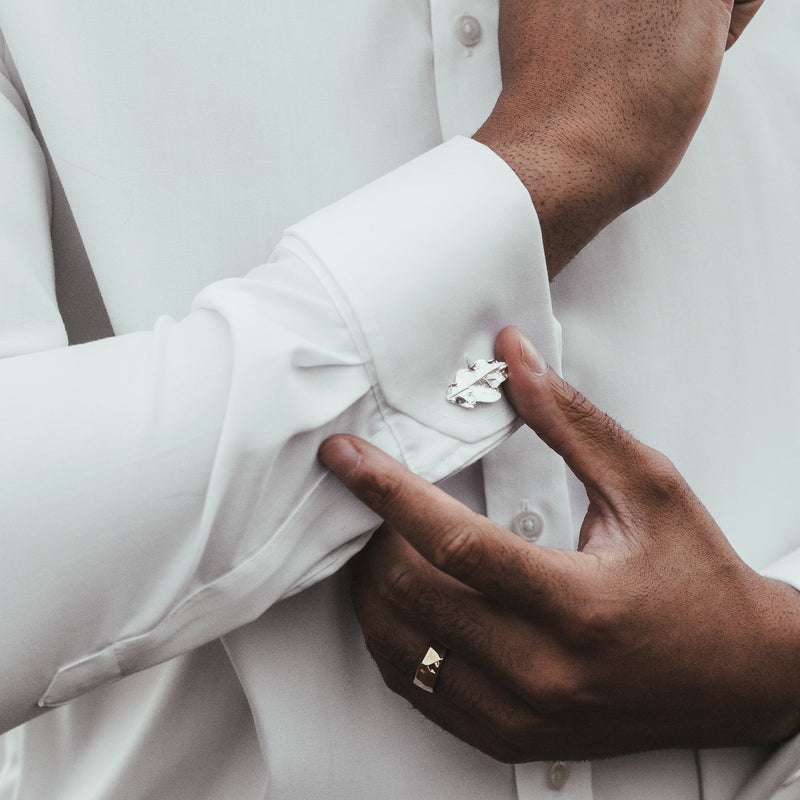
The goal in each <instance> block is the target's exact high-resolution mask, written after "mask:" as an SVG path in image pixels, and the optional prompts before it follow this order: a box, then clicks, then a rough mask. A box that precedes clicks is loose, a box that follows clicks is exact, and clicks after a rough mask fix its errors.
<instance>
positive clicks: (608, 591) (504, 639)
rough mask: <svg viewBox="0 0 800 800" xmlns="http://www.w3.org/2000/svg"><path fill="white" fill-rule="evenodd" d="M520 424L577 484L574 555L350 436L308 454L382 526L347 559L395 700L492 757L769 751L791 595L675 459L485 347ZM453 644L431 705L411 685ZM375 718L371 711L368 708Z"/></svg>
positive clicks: (790, 716)
mask: <svg viewBox="0 0 800 800" xmlns="http://www.w3.org/2000/svg"><path fill="white" fill-rule="evenodd" d="M497 353H498V357H500V358H502V359H503V360H504V361H506V362H507V363H508V365H509V380H508V383H507V384H506V385H507V390H508V394H509V396H510V398H511V400H512V402H513V403H514V405H515V406H516V408H517V410H518V411H519V413H520V414H521V415H522V417H523V419H524V420H525V421H526V422H527V424H528V425H530V426H531V427H532V428H533V429H534V430H535V431H536V432H537V433H538V434H539V436H541V437H542V439H543V440H544V441H545V442H546V443H547V444H548V445H549V446H550V447H552V448H553V449H554V450H555V451H556V452H558V453H560V454H561V455H562V456H563V457H564V459H565V460H566V462H567V464H568V465H569V466H570V468H571V469H572V470H573V471H574V472H575V474H576V475H577V476H578V477H579V478H580V480H581V481H582V482H583V484H584V485H585V487H586V492H587V494H588V497H589V501H590V503H589V510H588V513H587V515H586V518H585V520H584V522H583V526H582V528H581V532H580V544H579V551H578V552H570V551H563V550H550V549H547V548H543V547H539V546H536V545H532V544H529V543H527V542H525V541H523V540H521V539H519V538H517V537H516V536H514V535H513V534H511V533H510V532H509V531H507V530H505V529H504V528H501V527H500V526H498V525H496V524H494V523H492V522H491V521H489V520H487V519H485V518H484V517H481V516H479V515H477V514H475V513H473V512H471V511H469V510H468V509H467V508H465V507H464V506H462V505H461V504H460V503H458V502H457V501H455V500H454V499H452V498H450V497H448V496H447V495H445V494H444V493H442V492H441V491H439V490H438V489H437V488H435V487H434V486H431V485H430V484H428V483H426V482H425V481H423V480H422V479H420V478H418V477H417V476H415V475H413V474H411V473H410V472H408V471H407V470H405V469H404V468H403V467H402V466H401V465H399V464H398V463H397V462H395V461H394V460H393V459H391V458H390V457H388V456H387V455H385V454H383V453H382V452H380V451H379V450H377V449H375V448H374V447H371V446H370V445H368V444H366V443H365V442H363V441H361V440H359V439H355V438H354V437H349V436H337V437H333V438H332V439H329V440H328V441H327V442H326V443H325V444H323V447H322V449H321V451H320V456H321V458H322V460H323V462H324V463H326V464H327V465H328V466H329V467H331V468H332V469H333V470H334V471H335V472H336V473H337V475H338V476H339V477H340V479H341V480H342V481H343V482H344V483H345V485H346V486H347V487H348V488H349V489H350V490H351V491H353V492H354V493H355V494H356V495H357V496H358V497H360V498H361V499H362V500H363V501H364V502H365V503H367V505H369V506H370V507H371V508H373V509H374V510H375V511H376V512H377V513H378V514H380V515H381V516H382V517H383V518H384V519H385V520H386V523H387V525H385V526H384V528H383V529H382V530H381V531H380V532H379V533H378V534H377V535H376V536H375V537H374V538H373V541H372V542H371V543H370V545H369V546H368V548H367V550H366V551H365V552H364V553H363V554H362V555H361V556H360V557H359V559H358V560H357V562H356V564H355V570H354V572H355V574H354V582H353V599H354V603H355V607H356V612H357V614H358V616H359V620H360V622H361V625H362V627H363V629H364V633H365V638H366V641H367V646H368V647H369V649H370V652H371V653H372V654H373V656H374V658H375V660H376V661H377V663H378V666H379V668H380V670H381V672H382V674H383V677H384V680H385V681H386V683H387V684H388V685H389V687H390V688H392V689H393V690H394V691H396V692H398V693H400V694H402V695H404V696H405V697H407V698H408V699H409V700H411V702H413V703H414V704H415V705H416V706H417V707H418V708H419V709H420V710H421V711H422V712H423V713H425V714H426V715H427V716H429V717H431V718H432V719H434V720H435V721H437V722H438V723H439V724H441V725H442V726H443V727H445V728H447V729H448V730H450V731H451V732H452V733H454V734H455V735H457V736H459V737H461V738H462V739H464V740H466V741H467V742H469V743H471V744H473V745H474V746H476V747H479V748H480V749H482V750H484V751H485V752H487V753H489V754H491V755H493V756H494V757H496V758H498V759H502V760H507V761H528V760H539V759H556V758H557V759H561V758H566V759H585V758H594V757H598V756H608V755H614V754H620V753H627V752H632V751H637V750H645V749H657V748H664V747H710V746H722V745H735V744H751V743H767V742H774V741H778V740H780V739H781V738H783V737H785V736H787V735H789V734H790V733H791V732H792V731H793V730H795V729H796V728H797V726H798V725H799V724H800V667H799V666H798V665H799V664H800V597H798V595H797V593H796V592H795V590H794V589H793V588H791V587H789V586H787V585H785V584H782V583H779V582H776V581H772V580H768V579H766V578H762V577H761V576H759V575H758V574H757V573H755V572H753V571H752V570H751V569H750V568H749V567H748V566H747V565H745V564H744V563H743V562H742V561H741V559H740V558H739V557H738V556H737V554H736V553H735V552H734V550H733V549H732V547H731V546H730V544H729V543H728V541H727V540H726V538H725V536H724V535H723V534H722V532H721V531H720V530H719V528H718V527H717V525H716V523H715V522H714V520H713V519H712V518H711V516H710V515H709V514H708V512H707V511H706V510H705V508H704V507H703V506H702V504H701V503H700V501H699V500H698V499H697V497H696V496H695V495H694V494H693V493H692V491H691V490H690V489H689V487H688V486H687V485H686V483H685V482H684V480H683V479H682V478H681V476H680V475H679V474H678V472H677V471H676V469H675V467H674V466H673V465H672V463H671V462H670V461H669V460H668V459H667V458H666V457H665V456H663V455H661V454H660V453H658V452H656V451H654V450H652V449H651V448H649V447H646V446H645V445H643V444H641V443H640V442H638V441H637V440H636V439H634V438H633V437H632V436H631V435H630V434H628V433H627V432H625V431H624V430H622V429H621V428H620V427H619V426H618V425H617V424H616V423H615V422H614V421H613V420H611V419H609V418H608V417H607V416H606V415H604V414H603V413H601V412H600V411H598V410H597V409H596V408H595V407H594V406H593V405H592V404H591V403H590V402H589V401H588V400H586V399H585V398H584V397H582V396H581V395H580V394H579V393H578V392H577V391H575V390H574V389H573V388H572V387H571V386H569V385H568V384H567V383H565V382H564V381H563V380H561V379H560V378H559V377H558V376H557V375H556V374H555V373H553V372H552V370H548V369H547V368H546V365H544V364H543V363H542V362H541V360H540V359H539V358H538V357H537V356H536V355H535V352H532V351H530V350H528V349H527V347H526V343H525V340H524V339H523V338H522V337H521V336H520V334H519V333H517V332H516V331H515V330H514V329H506V330H505V331H504V332H503V333H501V335H500V337H499V338H498V342H497ZM431 642H436V643H439V644H441V645H444V646H445V647H447V648H448V650H449V653H448V655H447V657H446V660H445V662H444V665H443V667H442V670H441V673H440V676H439V679H438V682H437V684H436V692H435V693H434V694H427V693H425V692H424V691H422V690H420V689H418V688H416V687H414V686H413V685H412V679H413V676H414V672H415V669H416V667H417V665H418V664H419V662H420V659H421V658H422V656H423V655H424V653H425V652H426V649H427V646H428V645H429V644H430V643H431ZM376 713H378V712H376Z"/></svg>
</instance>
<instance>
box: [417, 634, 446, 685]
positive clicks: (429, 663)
mask: <svg viewBox="0 0 800 800" xmlns="http://www.w3.org/2000/svg"><path fill="white" fill-rule="evenodd" d="M446 655H447V650H445V648H444V647H439V645H435V646H434V645H431V646H430V647H429V648H428V652H427V653H425V655H424V656H423V658H422V661H420V662H419V666H418V667H417V672H416V674H415V675H414V686H419V688H420V689H423V690H424V691H426V692H431V693H433V690H434V689H435V688H436V679H437V678H438V677H439V670H440V669H441V668H442V664H443V663H444V657H445V656H446Z"/></svg>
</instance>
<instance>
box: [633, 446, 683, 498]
mask: <svg viewBox="0 0 800 800" xmlns="http://www.w3.org/2000/svg"><path fill="white" fill-rule="evenodd" d="M637 473H638V474H637V475H636V488H637V493H638V495H639V497H640V499H641V500H643V501H644V502H645V503H647V504H648V505H649V506H661V505H668V506H671V505H672V504H673V503H674V502H675V499H676V498H678V497H681V496H683V495H684V494H685V493H686V490H687V486H686V482H685V481H684V479H683V477H682V476H681V474H680V472H678V470H677V468H676V467H675V464H673V463H672V461H671V460H670V459H669V458H668V457H667V456H665V455H664V454H663V453H661V452H659V451H658V450H653V449H652V448H646V449H645V451H644V452H643V453H642V456H641V459H640V463H639V466H638V469H637Z"/></svg>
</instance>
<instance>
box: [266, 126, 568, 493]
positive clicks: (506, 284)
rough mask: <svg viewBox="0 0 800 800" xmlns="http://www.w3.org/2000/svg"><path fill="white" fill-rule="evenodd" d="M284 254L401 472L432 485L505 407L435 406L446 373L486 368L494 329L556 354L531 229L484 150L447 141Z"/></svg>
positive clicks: (516, 190)
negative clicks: (331, 309)
mask: <svg viewBox="0 0 800 800" xmlns="http://www.w3.org/2000/svg"><path fill="white" fill-rule="evenodd" d="M354 220H357V221H358V222H357V228H356V229H354V227H353V225H354ZM282 244H283V245H284V246H286V247H289V248H291V249H295V250H296V251H297V255H299V256H300V257H301V258H303V260H304V261H306V263H308V264H309V265H311V267H312V269H314V270H315V272H316V274H317V277H318V278H319V280H320V281H321V282H322V283H323V284H324V285H325V287H326V288H327V290H328V292H329V293H330V295H331V297H332V298H333V300H334V302H335V303H336V304H337V306H338V308H339V311H340V313H341V315H342V317H343V318H344V320H345V321H346V322H347V324H348V326H349V327H350V329H351V331H352V334H353V337H354V339H355V341H356V343H357V346H358V347H359V349H360V351H361V356H362V358H363V359H364V362H365V363H366V364H367V365H368V369H370V370H371V378H372V383H373V386H374V387H375V392H376V400H377V402H378V405H379V407H380V409H381V412H382V414H383V417H384V419H385V421H386V424H387V425H388V427H389V428H390V429H391V431H392V433H393V434H394V436H395V438H396V440H397V443H398V447H399V449H400V451H401V452H402V457H403V459H404V460H405V462H406V464H407V465H408V466H409V468H410V469H412V470H414V471H415V472H417V473H418V474H420V475H422V476H423V477H425V478H427V479H428V480H438V479H440V478H443V477H445V476H446V475H448V474H450V473H451V472H453V471H455V470H457V469H459V468H460V467H463V466H464V465H465V464H466V463H469V462H470V461H474V460H476V459H477V458H479V457H480V456H481V455H483V454H484V453H485V452H486V451H488V450H489V449H491V447H493V446H494V445H496V444H497V443H499V442H500V441H501V440H502V439H503V438H505V437H506V436H507V435H508V434H510V433H511V432H513V430H514V429H515V428H516V426H517V422H516V417H515V413H514V411H513V409H512V408H511V406H510V405H509V404H508V403H507V401H505V400H504V399H503V400H501V401H500V402H498V403H495V404H492V405H482V406H478V407H476V408H474V409H465V408H462V407H459V406H455V405H452V404H451V403H448V402H447V399H446V391H447V387H448V385H449V384H450V383H452V382H453V380H454V377H455V374H456V372H457V370H459V369H463V368H464V367H465V366H467V365H469V364H470V363H472V362H474V361H476V360H478V359H482V358H483V359H490V358H492V356H493V353H494V339H495V337H496V336H497V334H498V333H499V331H500V330H501V329H502V328H503V327H505V326H506V325H516V326H517V327H519V328H520V329H522V330H523V331H524V332H525V334H526V335H527V336H528V337H529V338H531V340H532V341H534V342H535V343H536V345H537V347H538V348H539V349H540V351H541V352H542V353H543V354H544V356H545V358H547V359H548V360H550V361H552V360H553V359H554V358H555V357H556V355H557V343H558V326H557V323H556V322H555V320H554V318H553V314H552V307H551V303H550V292H549V285H548V278H547V267H546V264H545V258H544V251H543V247H542V241H541V233H540V230H539V223H538V218H537V216H536V212H535V210H534V208H533V205H532V203H531V200H530V196H529V194H528V192H527V190H526V189H525V187H524V186H523V185H522V184H521V182H520V181H519V179H518V178H517V176H516V175H515V174H514V172H513V171H512V170H511V168H510V167H508V165H507V164H506V163H505V162H504V161H503V160H502V159H500V158H499V157H498V156H496V155H495V154H494V153H493V152H492V151H491V150H490V149H488V148H487V147H485V146H484V145H482V144H479V143H477V142H475V141H473V140H472V139H467V138H464V137H456V138H454V139H451V140H450V141H448V142H446V143H445V144H443V145H441V146H439V147H437V148H436V149H434V150H432V151H430V152H428V153H426V154H425V155H423V156H421V157H419V158H417V159H416V160H414V161H412V162H411V163H409V164H406V165H405V166H403V167H401V168H400V169H398V170H395V171H394V172H392V173H390V174H388V175H387V176H385V177H383V178H381V179H379V180H378V181H376V182H374V183H372V184H370V185H369V186H367V187H365V188H364V189H362V190H360V191H357V192H355V193H353V194H351V195H349V196H348V197H346V198H345V199H344V200H341V201H339V202H338V203H336V204H335V205H333V206H331V207H329V208H326V209H325V210H323V211H321V212H319V213H317V214H315V215H313V216H311V217H309V218H307V219H305V220H304V221H302V222H300V223H299V224H297V225H294V226H293V227H292V228H290V229H289V230H288V231H287V235H286V237H285V239H284V241H283V242H282Z"/></svg>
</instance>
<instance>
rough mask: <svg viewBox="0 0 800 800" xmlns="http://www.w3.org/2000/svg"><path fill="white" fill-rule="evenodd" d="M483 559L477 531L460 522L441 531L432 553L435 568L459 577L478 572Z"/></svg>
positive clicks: (471, 526) (482, 549)
mask: <svg viewBox="0 0 800 800" xmlns="http://www.w3.org/2000/svg"><path fill="white" fill-rule="evenodd" d="M484 559H485V548H484V547H483V544H482V539H481V537H480V535H479V534H478V531H477V529H476V528H475V527H474V526H473V525H472V524H470V523H469V522H465V521H462V520H459V521H456V522H453V523H452V524H451V525H450V527H449V528H447V529H446V530H445V531H443V535H442V536H441V537H440V539H439V542H438V544H437V546H436V549H435V551H434V553H433V563H434V565H435V566H436V567H438V568H440V569H444V570H446V571H448V572H450V571H452V572H454V573H456V574H460V575H463V574H469V573H473V572H475V571H477V570H479V569H480V568H481V566H482V565H483V563H484Z"/></svg>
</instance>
